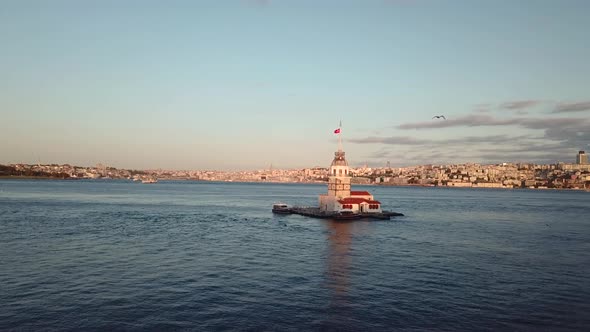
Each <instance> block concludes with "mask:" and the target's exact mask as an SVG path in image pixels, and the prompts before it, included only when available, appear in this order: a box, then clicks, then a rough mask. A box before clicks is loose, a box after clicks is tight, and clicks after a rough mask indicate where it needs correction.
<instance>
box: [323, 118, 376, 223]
mask: <svg viewBox="0 0 590 332" xmlns="http://www.w3.org/2000/svg"><path fill="white" fill-rule="evenodd" d="M334 132H335V133H336V134H338V151H336V152H335V153H334V159H333V160H332V164H331V165H330V169H329V173H328V174H329V175H328V193H327V194H325V195H320V196H319V203H320V211H322V212H342V211H350V212H353V213H381V212H382V211H381V203H380V202H379V201H376V200H375V199H374V198H373V195H371V194H370V193H369V192H368V191H351V190H350V180H351V174H350V169H349V167H348V162H347V161H346V158H345V153H344V151H342V140H341V138H340V129H337V130H336V131H334Z"/></svg>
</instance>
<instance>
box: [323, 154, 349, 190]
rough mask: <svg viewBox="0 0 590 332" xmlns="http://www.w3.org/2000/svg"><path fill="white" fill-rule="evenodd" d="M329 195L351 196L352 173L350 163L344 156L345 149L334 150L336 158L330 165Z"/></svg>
mask: <svg viewBox="0 0 590 332" xmlns="http://www.w3.org/2000/svg"><path fill="white" fill-rule="evenodd" d="M328 196H335V197H336V198H337V199H341V198H344V197H349V196H350V174H349V172H348V163H347V162H346V158H344V151H342V150H340V149H339V150H338V151H336V152H334V160H332V165H330V175H329V177H328Z"/></svg>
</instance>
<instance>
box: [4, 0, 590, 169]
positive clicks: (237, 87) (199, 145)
mask: <svg viewBox="0 0 590 332" xmlns="http://www.w3.org/2000/svg"><path fill="white" fill-rule="evenodd" d="M588 13H590V1H585V0H580V1H574V0H563V1H557V0H554V1H545V0H531V1H525V0H522V1H513V0H498V1H483V0H482V1H474V0H466V1H458V0H457V1H445V0H364V1H360V0H358V1H345V0H339V1H302V0H297V1H295V0H293V1H280V0H266V1H265V0H248V1H247V0H227V1H188V0H186V1H175V0H171V1H150V0H145V1H134V0H129V1H109V0H107V1H79V0H71V1H64V0H55V1H41V0H38V1H28V0H15V1H12V0H0V50H1V51H0V142H1V143H0V163H4V164H8V163H21V162H24V163H38V162H40V163H43V164H46V163H58V164H63V163H68V164H72V165H80V166H93V165H96V164H98V163H102V164H106V165H109V166H113V167H117V168H128V169H155V168H162V169H179V170H180V169H185V170H188V169H192V170H199V169H203V170H204V169H216V170H247V169H268V168H269V167H270V166H271V165H272V167H273V168H283V169H286V168H305V167H316V166H322V167H328V166H329V165H330V162H331V160H332V158H333V153H334V151H335V150H336V149H337V146H338V143H337V135H335V134H334V133H333V131H334V129H336V128H338V127H339V126H340V122H341V123H342V127H341V128H342V130H341V134H340V135H341V138H342V141H343V147H344V150H345V151H346V155H347V160H348V162H349V164H350V165H351V166H362V165H368V166H371V167H383V166H385V165H386V164H387V163H388V162H389V163H390V165H391V166H392V167H402V166H412V165H423V164H452V163H465V162H474V163H481V164H492V163H501V162H535V163H556V162H560V161H561V162H569V163H572V162H574V161H575V155H576V154H577V151H578V150H590V120H589V119H590V88H589V87H590V41H589V39H588V31H590V20H589V19H588ZM435 115H444V116H445V118H446V120H445V119H443V118H433V117H434V116H435Z"/></svg>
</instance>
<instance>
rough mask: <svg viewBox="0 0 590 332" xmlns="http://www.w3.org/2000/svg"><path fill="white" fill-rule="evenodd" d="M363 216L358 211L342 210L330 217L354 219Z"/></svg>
mask: <svg viewBox="0 0 590 332" xmlns="http://www.w3.org/2000/svg"><path fill="white" fill-rule="evenodd" d="M362 217H363V216H362V215H361V214H360V213H354V212H353V211H350V210H343V211H340V212H338V213H337V214H335V215H334V216H333V217H332V219H334V220H356V219H360V218H362Z"/></svg>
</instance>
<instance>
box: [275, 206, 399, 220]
mask: <svg viewBox="0 0 590 332" xmlns="http://www.w3.org/2000/svg"><path fill="white" fill-rule="evenodd" d="M281 214H298V215H301V216H306V217H312V218H320V219H333V220H358V219H378V220H389V219H391V217H396V216H403V213H399V212H393V211H382V212H364V213H343V212H337V211H322V210H320V208H317V207H303V206H293V207H291V208H289V209H287V210H285V211H284V212H282V213H281Z"/></svg>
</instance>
